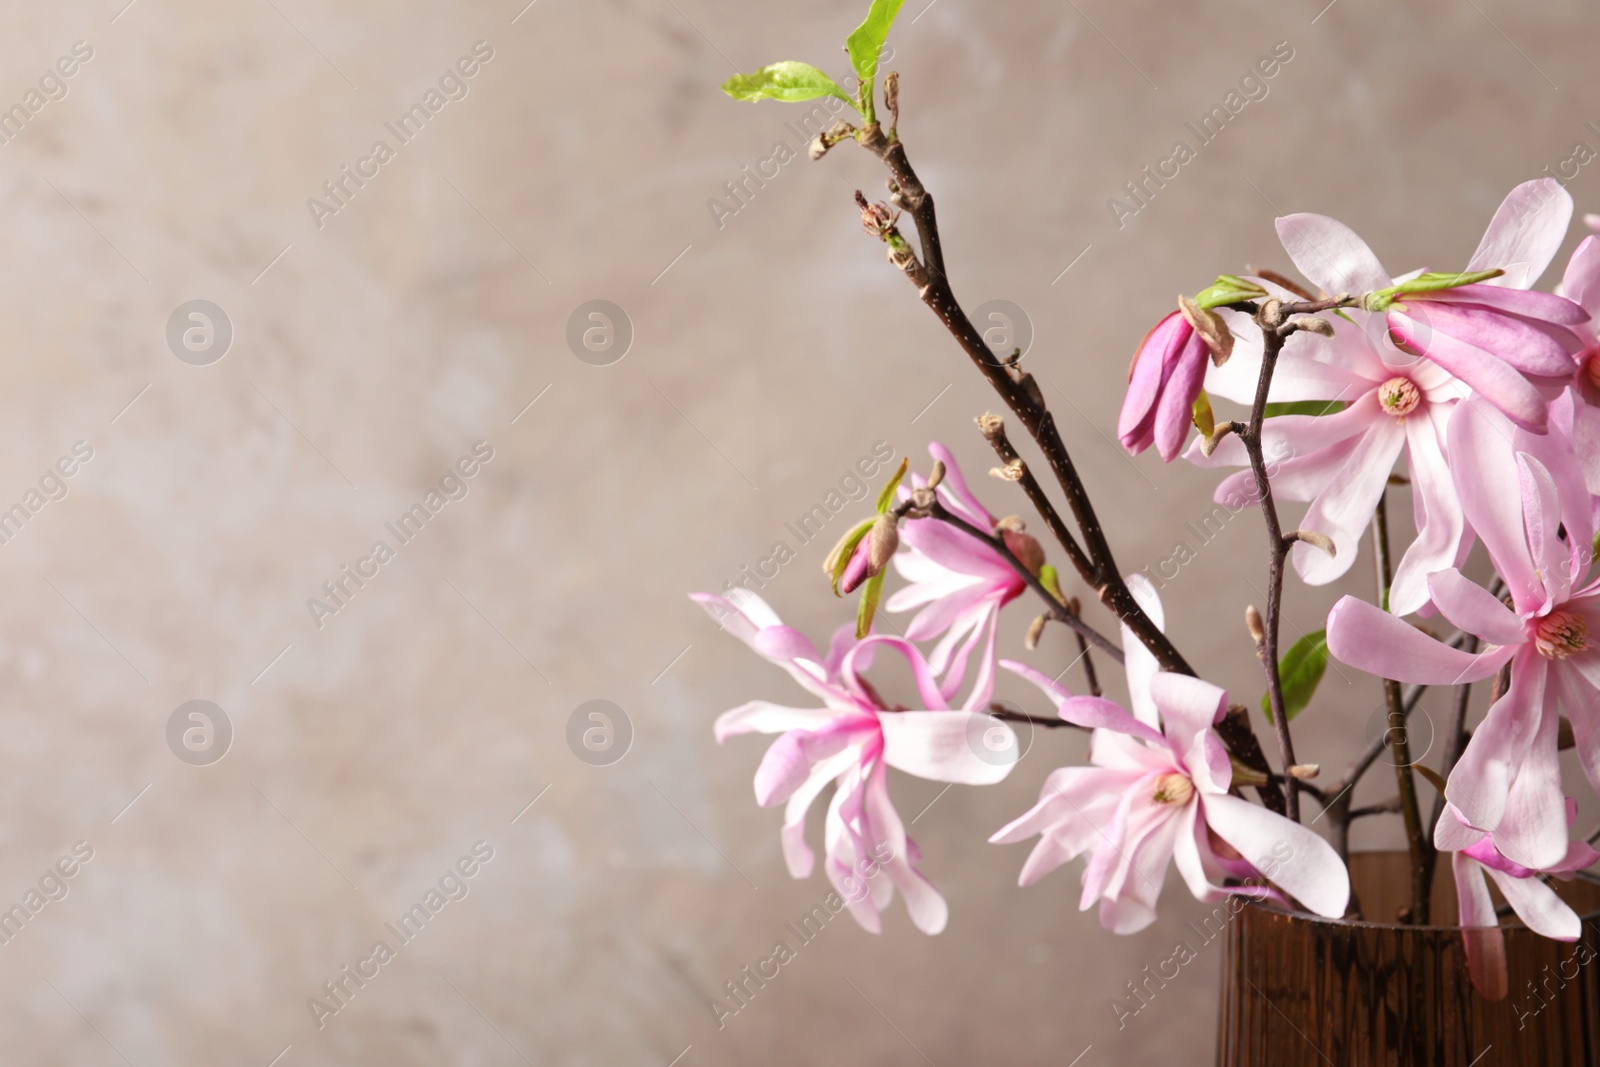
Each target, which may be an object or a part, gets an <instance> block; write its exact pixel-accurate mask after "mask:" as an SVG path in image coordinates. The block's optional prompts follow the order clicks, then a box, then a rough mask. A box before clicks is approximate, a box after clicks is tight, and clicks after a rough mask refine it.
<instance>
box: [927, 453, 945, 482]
mask: <svg viewBox="0 0 1600 1067" xmlns="http://www.w3.org/2000/svg"><path fill="white" fill-rule="evenodd" d="M943 482H944V460H942V459H936V460H934V461H933V470H931V471H929V472H928V488H929V489H937V488H939V486H940V485H941V484H943Z"/></svg>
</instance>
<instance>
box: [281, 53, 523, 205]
mask: <svg viewBox="0 0 1600 1067" xmlns="http://www.w3.org/2000/svg"><path fill="white" fill-rule="evenodd" d="M493 58H494V48H493V47H492V46H491V45H490V44H489V42H487V41H475V42H474V43H473V45H472V51H471V54H469V55H464V56H462V57H461V58H460V59H458V60H456V61H455V63H453V64H452V65H451V66H449V67H448V68H446V69H445V72H444V73H443V74H441V75H439V83H438V86H437V87H434V86H430V87H429V88H428V91H427V92H425V93H423V94H422V99H420V100H418V101H417V102H416V103H414V104H412V105H411V106H410V107H409V108H407V109H406V110H405V111H402V112H401V113H400V115H399V116H398V117H397V118H395V119H393V120H391V121H389V122H385V123H384V124H383V126H384V129H386V130H388V131H389V132H390V133H391V134H393V135H394V139H395V143H394V145H393V146H391V145H390V144H389V142H388V141H387V140H385V139H383V138H381V137H380V138H379V139H378V140H376V141H373V142H372V148H371V149H370V150H369V151H368V152H367V154H366V155H364V156H361V157H360V158H359V159H357V160H356V162H355V167H354V168H353V169H352V168H351V166H350V165H349V164H348V163H347V164H344V165H343V166H341V167H340V168H339V173H338V175H337V176H335V177H333V178H330V179H329V180H328V181H325V182H323V183H322V192H323V194H324V196H326V198H327V199H325V200H324V199H319V198H318V197H315V196H312V197H308V198H307V199H306V208H307V210H309V211H310V212H311V221H312V222H314V223H316V224H317V229H319V230H320V229H322V228H323V226H325V225H327V220H328V217H329V216H330V215H337V214H338V213H339V212H341V211H343V210H344V209H345V208H346V207H349V206H350V201H351V200H353V199H355V195H356V193H358V192H360V191H361V190H362V189H364V188H365V187H366V184H367V182H369V181H371V180H372V179H373V178H376V177H377V176H378V174H379V172H380V171H381V169H382V168H383V165H384V164H386V163H388V162H390V161H391V160H393V159H395V158H396V157H397V156H398V155H399V154H400V149H401V148H404V147H405V146H406V145H408V144H410V143H411V141H412V140H413V139H414V138H415V137H416V136H417V135H418V134H419V133H421V132H422V128H423V127H424V126H426V125H427V124H428V122H429V121H430V120H431V119H432V118H433V116H435V115H437V114H438V113H439V112H441V111H443V110H444V108H445V105H446V104H448V103H450V102H451V101H453V100H465V99H466V98H467V94H468V93H469V92H471V87H470V86H469V85H468V84H467V83H468V81H469V80H471V79H472V78H474V77H476V76H477V74H478V72H479V71H481V70H482V69H483V65H484V64H487V63H488V62H489V61H490V60H491V59H493Z"/></svg>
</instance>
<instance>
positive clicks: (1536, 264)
mask: <svg viewBox="0 0 1600 1067" xmlns="http://www.w3.org/2000/svg"><path fill="white" fill-rule="evenodd" d="M1571 223H1572V195H1571V194H1570V193H1568V192H1567V191H1566V189H1564V188H1562V186H1561V183H1560V182H1558V181H1556V180H1555V179H1554V178H1535V179H1533V180H1532V181H1527V182H1523V183H1522V184H1521V185H1519V186H1517V187H1516V188H1515V189H1512V190H1511V191H1510V192H1509V193H1507V194H1506V198H1505V199H1504V200H1502V201H1501V202H1500V206H1499V208H1497V209H1496V210H1495V213H1494V218H1492V219H1490V220H1489V227H1488V229H1486V230H1484V231H1483V240H1481V241H1479V242H1478V249H1477V251H1475V252H1473V253H1472V258H1471V259H1470V260H1468V261H1467V270H1468V271H1469V272H1471V271H1480V270H1503V271H1505V274H1503V275H1501V276H1500V277H1498V278H1494V279H1492V280H1491V282H1490V284H1492V285H1497V286H1507V287H1510V288H1513V289H1527V288H1530V287H1532V285H1533V283H1534V282H1536V281H1538V280H1539V275H1541V274H1543V273H1544V269H1545V267H1547V266H1549V265H1550V260H1551V258H1552V257H1553V256H1554V255H1555V254H1556V250H1557V249H1559V248H1560V247H1561V242H1562V240H1563V239H1564V238H1565V237H1566V235H1567V227H1568V226H1569V225H1570V224H1571Z"/></svg>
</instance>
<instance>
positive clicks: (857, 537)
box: [822, 519, 878, 596]
mask: <svg viewBox="0 0 1600 1067" xmlns="http://www.w3.org/2000/svg"><path fill="white" fill-rule="evenodd" d="M877 521H878V520H877V519H862V520H861V521H860V522H858V523H856V524H855V525H854V526H852V527H850V530H849V532H847V533H846V534H845V535H844V536H843V537H841V538H839V541H838V543H837V544H835V545H834V546H833V551H831V552H829V553H828V558H827V559H825V560H823V561H822V569H823V571H824V572H825V573H826V574H827V575H828V577H829V578H831V579H832V580H833V595H834V596H838V595H839V579H841V578H843V577H844V572H845V568H846V567H848V566H850V557H851V556H853V555H855V554H856V546H857V545H859V544H861V539H862V538H863V537H866V536H867V534H868V533H870V532H871V531H872V524H873V523H875V522H877Z"/></svg>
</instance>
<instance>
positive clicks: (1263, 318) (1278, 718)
mask: <svg viewBox="0 0 1600 1067" xmlns="http://www.w3.org/2000/svg"><path fill="white" fill-rule="evenodd" d="M1256 320H1257V322H1258V323H1259V324H1260V326H1261V337H1262V342H1263V343H1262V347H1261V374H1260V376H1259V377H1258V378H1257V380H1256V396H1255V404H1254V405H1253V406H1252V407H1251V409H1250V426H1249V429H1247V430H1246V431H1244V432H1243V433H1241V434H1240V435H1239V436H1240V437H1241V438H1242V439H1243V441H1244V446H1245V451H1246V452H1247V453H1248V454H1249V456H1250V469H1251V470H1252V471H1253V472H1254V474H1255V483H1256V497H1257V499H1258V500H1259V501H1260V502H1261V515H1262V518H1263V520H1264V521H1265V522H1266V526H1267V616H1266V626H1265V629H1264V630H1263V631H1262V633H1261V635H1260V636H1259V637H1257V639H1256V655H1257V656H1259V657H1260V659H1261V666H1262V669H1263V670H1265V671H1266V675H1267V700H1268V704H1269V706H1270V707H1271V708H1272V725H1273V729H1274V731H1275V732H1276V734H1277V738H1278V759H1279V760H1280V761H1281V763H1282V766H1283V767H1284V769H1285V770H1287V769H1288V768H1289V767H1291V766H1293V765H1294V763H1295V762H1296V761H1295V758H1294V741H1293V739H1292V738H1291V737H1290V736H1289V716H1288V714H1287V713H1286V710H1285V706H1284V700H1283V678H1282V676H1281V675H1280V673H1279V671H1278V634H1279V629H1280V625H1281V623H1282V617H1283V574H1284V562H1285V560H1286V559H1287V558H1288V555H1289V546H1290V544H1291V542H1290V541H1289V539H1288V538H1286V537H1284V536H1283V527H1282V526H1281V525H1280V523H1279V521H1278V505H1277V502H1276V501H1275V500H1274V499H1273V496H1272V483H1271V481H1270V480H1269V479H1268V477H1267V462H1266V457H1265V455H1264V454H1263V451H1262V443H1261V426H1262V423H1263V422H1264V421H1265V419H1266V408H1267V394H1268V393H1269V392H1270V391H1271V389H1272V375H1273V371H1274V370H1275V369H1276V368H1277V365H1278V354H1279V353H1280V352H1282V351H1283V343H1284V341H1285V340H1286V339H1287V337H1288V332H1287V331H1286V329H1285V327H1286V326H1287V321H1286V319H1285V318H1284V316H1283V312H1282V310H1281V305H1278V304H1277V303H1276V301H1272V302H1269V303H1268V304H1267V306H1265V307H1263V308H1262V309H1260V310H1259V311H1258V312H1257V315H1256ZM1285 785H1286V788H1285V800H1286V806H1287V814H1288V816H1289V818H1291V819H1293V820H1294V821H1295V822H1299V821H1300V791H1299V782H1297V781H1296V780H1295V779H1293V778H1289V779H1288V780H1287V782H1286V783H1285Z"/></svg>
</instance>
